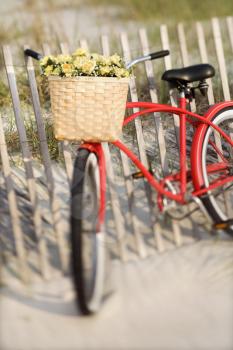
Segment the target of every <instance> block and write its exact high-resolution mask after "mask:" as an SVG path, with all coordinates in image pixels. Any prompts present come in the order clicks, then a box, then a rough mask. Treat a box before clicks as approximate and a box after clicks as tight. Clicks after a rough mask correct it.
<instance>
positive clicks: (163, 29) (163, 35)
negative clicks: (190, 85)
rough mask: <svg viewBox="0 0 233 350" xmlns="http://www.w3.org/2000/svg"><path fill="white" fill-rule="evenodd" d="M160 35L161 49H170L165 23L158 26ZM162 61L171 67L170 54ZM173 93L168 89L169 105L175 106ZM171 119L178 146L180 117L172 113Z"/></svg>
mask: <svg viewBox="0 0 233 350" xmlns="http://www.w3.org/2000/svg"><path fill="white" fill-rule="evenodd" d="M160 37H161V42H162V48H163V50H169V51H170V44H169V38H168V30H167V26H166V25H165V24H163V25H161V26H160ZM164 63H165V68H166V70H168V69H171V68H172V62H171V56H170V55H169V56H166V57H164ZM173 94H174V89H170V90H169V96H170V101H171V105H172V106H177V104H176V101H175V99H174V96H173ZM173 120H174V126H175V133H176V141H177V145H178V147H180V145H179V143H180V142H179V140H180V118H179V116H178V115H173Z"/></svg>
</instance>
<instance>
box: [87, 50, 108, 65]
mask: <svg viewBox="0 0 233 350" xmlns="http://www.w3.org/2000/svg"><path fill="white" fill-rule="evenodd" d="M91 58H92V59H94V60H95V61H96V64H97V65H100V66H110V65H111V60H110V59H109V57H105V56H103V55H99V54H97V53H93V54H91Z"/></svg>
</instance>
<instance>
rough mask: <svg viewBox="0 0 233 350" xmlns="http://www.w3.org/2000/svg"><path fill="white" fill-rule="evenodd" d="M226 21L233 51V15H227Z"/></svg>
mask: <svg viewBox="0 0 233 350" xmlns="http://www.w3.org/2000/svg"><path fill="white" fill-rule="evenodd" d="M226 21H227V29H228V35H229V38H230V43H231V49H232V51H233V17H227V19H226Z"/></svg>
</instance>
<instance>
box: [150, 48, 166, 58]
mask: <svg viewBox="0 0 233 350" xmlns="http://www.w3.org/2000/svg"><path fill="white" fill-rule="evenodd" d="M169 54H170V52H169V50H162V51H157V52H152V53H150V54H149V56H150V57H151V60H155V59H156V58H161V57H165V56H168V55H169Z"/></svg>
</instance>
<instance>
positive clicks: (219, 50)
mask: <svg viewBox="0 0 233 350" xmlns="http://www.w3.org/2000/svg"><path fill="white" fill-rule="evenodd" d="M212 29H213V34H214V43H215V50H216V54H217V59H218V66H219V70H220V76H221V83H222V88H223V96H224V99H225V101H229V100H230V99H231V97H230V89H229V82H228V77H227V69H226V62H225V57H224V51H223V44H222V36H221V31H220V26H219V20H218V18H216V17H215V18H212Z"/></svg>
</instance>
